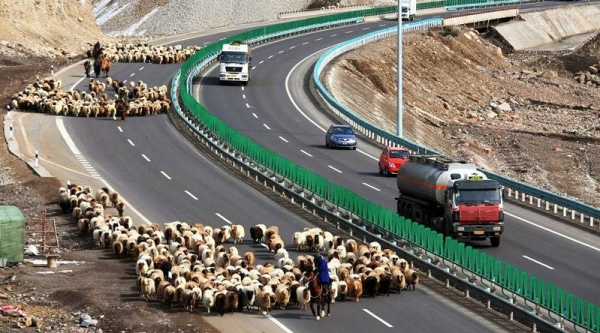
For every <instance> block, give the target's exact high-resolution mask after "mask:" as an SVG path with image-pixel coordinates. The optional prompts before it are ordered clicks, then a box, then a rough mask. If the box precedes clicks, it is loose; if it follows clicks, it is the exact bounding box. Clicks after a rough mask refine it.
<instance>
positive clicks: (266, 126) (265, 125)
mask: <svg viewBox="0 0 600 333" xmlns="http://www.w3.org/2000/svg"><path fill="white" fill-rule="evenodd" d="M263 126H264V127H265V128H266V129H268V130H270V129H271V128H270V127H269V126H268V125H267V124H263Z"/></svg>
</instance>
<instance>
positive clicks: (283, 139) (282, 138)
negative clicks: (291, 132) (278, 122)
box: [279, 136, 289, 143]
mask: <svg viewBox="0 0 600 333" xmlns="http://www.w3.org/2000/svg"><path fill="white" fill-rule="evenodd" d="M279 138H280V139H281V141H283V142H285V143H288V142H289V141H288V140H286V139H285V138H284V137H282V136H279Z"/></svg>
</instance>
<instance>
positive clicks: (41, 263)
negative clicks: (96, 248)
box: [23, 259, 93, 266]
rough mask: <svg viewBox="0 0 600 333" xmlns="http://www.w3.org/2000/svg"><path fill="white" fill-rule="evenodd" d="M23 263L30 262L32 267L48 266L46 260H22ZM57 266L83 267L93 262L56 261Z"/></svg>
mask: <svg viewBox="0 0 600 333" xmlns="http://www.w3.org/2000/svg"><path fill="white" fill-rule="evenodd" d="M23 261H24V262H30V263H32V264H33V265H34V266H45V265H47V264H48V261H47V260H46V259H24V260H23ZM56 264H57V265H83V264H93V262H85V261H73V260H57V261H56Z"/></svg>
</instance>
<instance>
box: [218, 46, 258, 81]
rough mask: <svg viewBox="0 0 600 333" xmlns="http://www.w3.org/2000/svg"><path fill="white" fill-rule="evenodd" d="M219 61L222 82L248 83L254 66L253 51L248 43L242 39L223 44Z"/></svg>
mask: <svg viewBox="0 0 600 333" xmlns="http://www.w3.org/2000/svg"><path fill="white" fill-rule="evenodd" d="M219 61H220V64H219V80H220V83H227V82H242V84H244V85H247V84H248V81H250V69H251V68H252V64H251V62H252V53H251V50H250V46H249V45H248V44H244V43H242V42H241V41H236V42H233V43H230V44H223V48H222V50H221V54H220V55H219Z"/></svg>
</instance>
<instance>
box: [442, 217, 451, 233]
mask: <svg viewBox="0 0 600 333" xmlns="http://www.w3.org/2000/svg"><path fill="white" fill-rule="evenodd" d="M443 223H444V235H446V236H450V237H452V225H451V224H450V222H448V221H447V220H446V219H444V222H443Z"/></svg>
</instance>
